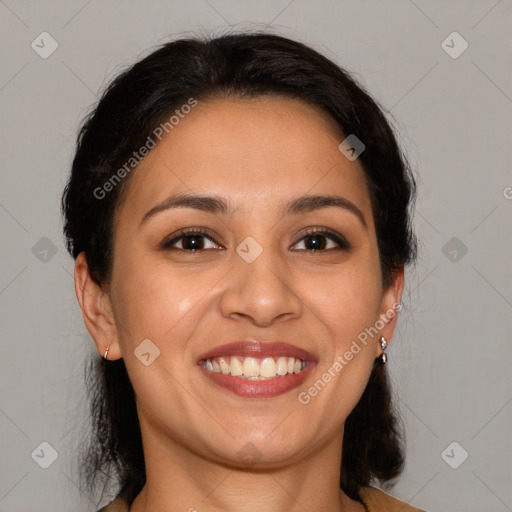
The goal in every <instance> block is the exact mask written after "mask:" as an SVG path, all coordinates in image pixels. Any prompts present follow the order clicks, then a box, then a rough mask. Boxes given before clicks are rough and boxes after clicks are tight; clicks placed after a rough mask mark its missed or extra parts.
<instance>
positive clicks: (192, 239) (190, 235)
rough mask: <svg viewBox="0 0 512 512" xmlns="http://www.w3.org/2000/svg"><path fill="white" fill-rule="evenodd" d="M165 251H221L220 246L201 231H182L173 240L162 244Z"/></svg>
mask: <svg viewBox="0 0 512 512" xmlns="http://www.w3.org/2000/svg"><path fill="white" fill-rule="evenodd" d="M162 248H163V249H178V250H181V251H187V252H196V251H205V250H211V249H219V248H220V246H219V245H218V244H217V243H216V242H215V240H213V238H212V237H211V236H209V235H208V234H206V233H205V232H204V231H201V230H189V231H182V232H181V233H180V234H178V235H177V236H174V237H173V238H172V239H171V240H168V241H166V242H164V243H163V244H162Z"/></svg>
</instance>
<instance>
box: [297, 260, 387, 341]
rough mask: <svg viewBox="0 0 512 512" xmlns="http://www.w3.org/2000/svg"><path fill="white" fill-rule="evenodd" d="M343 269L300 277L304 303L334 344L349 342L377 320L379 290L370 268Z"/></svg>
mask: <svg viewBox="0 0 512 512" xmlns="http://www.w3.org/2000/svg"><path fill="white" fill-rule="evenodd" d="M368 268H369V270H365V269H364V268H361V267H357V268H356V267H352V268H344V269H343V270H341V271H338V272H332V273H329V274H326V275H325V276H321V277H315V278H312V277H311V276H303V293H302V295H303V296H304V297H305V298H306V300H305V303H306V304H307V305H308V306H310V307H311V309H313V311H314V312H315V314H316V315H317V318H318V319H319V320H320V321H321V322H322V323H323V324H324V326H325V327H326V328H328V329H329V331H330V332H331V335H332V336H333V337H334V338H335V339H336V340H337V344H342V345H343V344H345V343H346V342H350V340H352V339H353V338H354V337H357V335H358V334H359V333H360V332H361V331H364V329H365V328H367V327H369V326H371V325H373V324H374V322H375V321H376V320H377V318H378V311H379V306H380V296H381V287H380V281H379V276H378V275H377V274H376V273H375V271H374V270H373V268H371V267H368Z"/></svg>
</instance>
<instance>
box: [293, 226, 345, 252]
mask: <svg viewBox="0 0 512 512" xmlns="http://www.w3.org/2000/svg"><path fill="white" fill-rule="evenodd" d="M300 244H302V246H303V247H301V248H299V249H293V250H299V251H310V252H315V251H328V250H333V249H342V250H346V251H348V250H349V249H351V248H352V246H351V245H350V244H349V242H348V241H347V239H346V238H345V237H344V236H343V235H341V234H339V233H336V231H332V230H331V229H326V228H322V229H318V228H314V229H311V230H309V231H307V232H306V233H305V234H304V235H303V236H302V238H301V239H300V240H299V242H297V243H296V244H295V245H294V246H293V247H296V246H298V245H300Z"/></svg>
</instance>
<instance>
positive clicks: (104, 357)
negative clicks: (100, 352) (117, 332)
mask: <svg viewBox="0 0 512 512" xmlns="http://www.w3.org/2000/svg"><path fill="white" fill-rule="evenodd" d="M109 348H110V347H107V350H105V355H104V356H103V359H107V354H108V349H109Z"/></svg>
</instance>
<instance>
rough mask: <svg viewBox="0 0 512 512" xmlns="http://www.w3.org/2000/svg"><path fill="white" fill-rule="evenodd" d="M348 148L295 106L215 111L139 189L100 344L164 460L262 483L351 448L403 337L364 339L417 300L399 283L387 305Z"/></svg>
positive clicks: (122, 221) (273, 103) (131, 195)
mask: <svg viewBox="0 0 512 512" xmlns="http://www.w3.org/2000/svg"><path fill="white" fill-rule="evenodd" d="M343 138H344V136H343V135H341V134H340V133H337V131H336V130H335V128H334V127H333V125H332V123H331V122H330V121H329V120H328V119H327V118H326V117H325V116H324V114H323V113H322V112H321V111H319V110H317V109H315V108H314V107H311V106H308V105H306V104H304V103H302V102H300V101H297V100H292V99H283V98H259V99H251V100H243V101H242V100H220V99H218V100H212V101H208V102H200V103H198V105H197V106H196V107H195V108H194V109H193V110H192V112H191V113H190V114H188V115H187V116H186V117H185V118H184V119H182V120H181V121H180V123H179V125H178V126H176V127H175V128H174V129H173V130H172V131H171V132H170V133H169V134H168V135H167V136H166V137H165V138H163V139H162V141H161V142H160V143H159V145H158V146H157V147H156V148H155V149H153V150H152V151H151V152H150V153H149V155H148V156H147V157H146V158H145V159H144V160H143V161H142V162H141V164H140V165H139V167H138V168H137V170H136V171H135V172H134V174H133V175H132V176H131V177H130V181H129V183H127V185H128V187H127V188H126V190H125V196H124V199H123V201H122V203H121V204H120V205H119V208H118V210H117V213H116V218H115V227H114V264H113V271H112V279H111V281H110V283H109V288H108V291H107V292H106V295H105V297H104V301H105V302H104V303H105V304H107V305H108V307H109V308H110V311H111V313H112V318H113V323H112V326H113V327H112V329H111V331H110V334H109V335H108V336H110V338H109V339H108V340H107V339H106V338H107V337H108V336H107V335H104V337H103V339H101V340H100V341H99V340H98V339H99V338H101V335H99V334H98V331H95V332H96V334H97V336H93V337H94V338H95V340H96V342H97V344H98V349H99V350H100V353H101V354H103V352H104V350H105V346H109V345H110V350H109V359H115V358H116V357H123V358H124V361H125V364H126V367H127V370H128V373H129V377H130V379H131V381H132V384H133V387H134V390H135V393H136V397H137V409H138V414H139V418H140V422H141V428H142V430H143V436H144V435H151V436H152V437H153V438H158V439H159V442H160V443H161V444H162V446H163V447H164V448H163V449H167V448H168V449H169V450H174V449H175V447H176V446H180V449H185V450H187V451H188V452H189V453H193V454H195V455H197V456H200V457H203V458H206V459H210V460H214V461H218V462H222V463H228V464H235V465H243V464H246V463H247V457H249V458H250V459H251V458H252V463H254V464H255V465H260V466H262V465H267V466H272V465H279V464H286V463H289V462H291V461H294V460H297V459H299V458H301V457H307V456H308V454H309V455H310V454H312V453H314V452H315V450H318V449H319V447H321V446H325V445H326V443H335V444H336V443H337V446H339V448H340V449H341V440H342V435H343V423H344V421H345V419H346V417H347V416H348V414H349V413H350V411H351V410H352V409H353V408H354V406H355V405H356V403H357V401H358V400H359V398H360V396H361V394H362V392H363V390H364V388H365V386H366V383H367V380H368V377H369V375H370V372H371V368H372V365H373V362H374V359H375V357H377V356H378V355H379V354H380V353H381V349H380V346H379V345H378V341H377V340H378V337H379V336H380V335H384V336H386V338H387V339H388V341H389V340H390V338H391V336H392V332H393V327H394V320H391V321H389V322H385V325H382V323H381V324H379V327H380V328H379V329H378V331H379V333H378V335H375V336H373V337H372V336H367V339H366V340H365V342H362V341H361V340H362V338H364V336H362V337H361V333H363V332H364V331H365V329H367V328H370V327H372V326H375V324H376V322H377V321H378V320H379V318H380V316H379V315H381V314H383V313H385V312H386V311H388V310H389V309H390V308H392V306H393V304H394V303H395V302H396V301H397V300H398V299H399V295H400V293H401V283H400V278H396V279H395V281H394V284H393V285H392V286H391V287H390V288H389V289H387V290H385V289H383V288H382V282H381V271H380V267H379V254H378V247H377V240H376V233H375V226H374V222H373V218H372V211H371V202H370V198H369V194H368V189H367V186H366V183H365V177H364V173H363V170H362V168H361V166H360V164H359V162H358V160H354V161H350V160H348V159H347V158H346V157H345V156H344V155H343V154H342V153H341V152H340V151H339V149H338V145H339V144H340V142H341V141H342V140H343ZM195 196H205V197H207V198H206V199H202V200H198V199H194V197H195ZM312 196H317V197H316V199H315V198H314V199H311V197H312ZM184 230H185V233H184V232H183V231H184ZM358 336H359V338H358ZM143 340H150V341H144V342H143ZM358 340H359V341H358ZM354 341H355V342H356V345H354ZM356 346H357V347H358V349H357V348H355V347H356ZM348 352H350V353H351V354H352V357H350V355H348V354H347V353H348ZM336 361H337V362H338V364H336ZM340 366H341V368H340ZM258 375H259V377H258ZM326 375H327V377H326ZM329 375H330V378H329ZM319 381H321V383H320V384H319ZM315 383H316V384H315ZM315 390H316V391H315ZM249 443H252V444H249ZM173 447H174V448H173Z"/></svg>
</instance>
